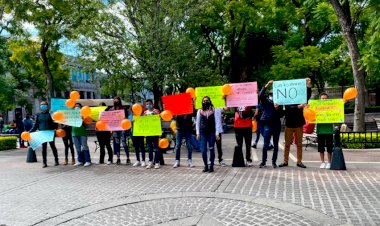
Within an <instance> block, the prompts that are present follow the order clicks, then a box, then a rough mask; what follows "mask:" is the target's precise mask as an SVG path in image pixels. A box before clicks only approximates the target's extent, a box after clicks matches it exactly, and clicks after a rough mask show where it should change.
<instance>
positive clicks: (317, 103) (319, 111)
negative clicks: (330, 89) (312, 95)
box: [309, 99, 344, 123]
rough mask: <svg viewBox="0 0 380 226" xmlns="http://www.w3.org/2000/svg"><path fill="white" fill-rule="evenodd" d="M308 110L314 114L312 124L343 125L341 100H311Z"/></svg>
mask: <svg viewBox="0 0 380 226" xmlns="http://www.w3.org/2000/svg"><path fill="white" fill-rule="evenodd" d="M309 108H310V109H311V110H313V111H315V113H316V121H315V122H312V123H343V122H344V101H343V99H328V100H311V101H310V103H309Z"/></svg>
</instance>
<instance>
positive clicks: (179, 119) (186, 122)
mask: <svg viewBox="0 0 380 226" xmlns="http://www.w3.org/2000/svg"><path fill="white" fill-rule="evenodd" d="M192 117H193V114H187V115H177V116H176V119H175V121H176V127H177V133H176V142H177V143H176V150H175V159H176V160H175V163H174V165H173V168H177V167H179V166H180V158H181V145H182V139H183V138H185V140H186V147H187V165H188V167H194V165H193V161H192V153H193V147H192V145H191V131H192V129H193V121H192Z"/></svg>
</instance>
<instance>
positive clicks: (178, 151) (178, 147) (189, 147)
mask: <svg viewBox="0 0 380 226" xmlns="http://www.w3.org/2000/svg"><path fill="white" fill-rule="evenodd" d="M183 138H185V140H186V147H187V159H191V155H192V152H193V147H192V145H191V131H188V130H187V131H181V130H177V134H176V141H177V144H176V147H175V160H180V158H181V145H182V139H183Z"/></svg>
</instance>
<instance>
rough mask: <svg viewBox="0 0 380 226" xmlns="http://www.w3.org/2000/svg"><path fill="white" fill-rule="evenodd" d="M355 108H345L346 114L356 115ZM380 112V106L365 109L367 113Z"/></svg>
mask: <svg viewBox="0 0 380 226" xmlns="http://www.w3.org/2000/svg"><path fill="white" fill-rule="evenodd" d="M354 110H355V107H354V106H352V107H348V106H345V107H344V114H352V113H354ZM379 112H380V106H366V107H365V113H379Z"/></svg>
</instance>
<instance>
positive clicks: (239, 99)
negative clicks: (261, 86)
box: [226, 82, 258, 107]
mask: <svg viewBox="0 0 380 226" xmlns="http://www.w3.org/2000/svg"><path fill="white" fill-rule="evenodd" d="M230 86H231V87H232V92H231V94H230V95H228V96H227V98H226V103H227V107H241V106H256V105H257V102H258V94H257V82H246V83H232V84H230Z"/></svg>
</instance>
